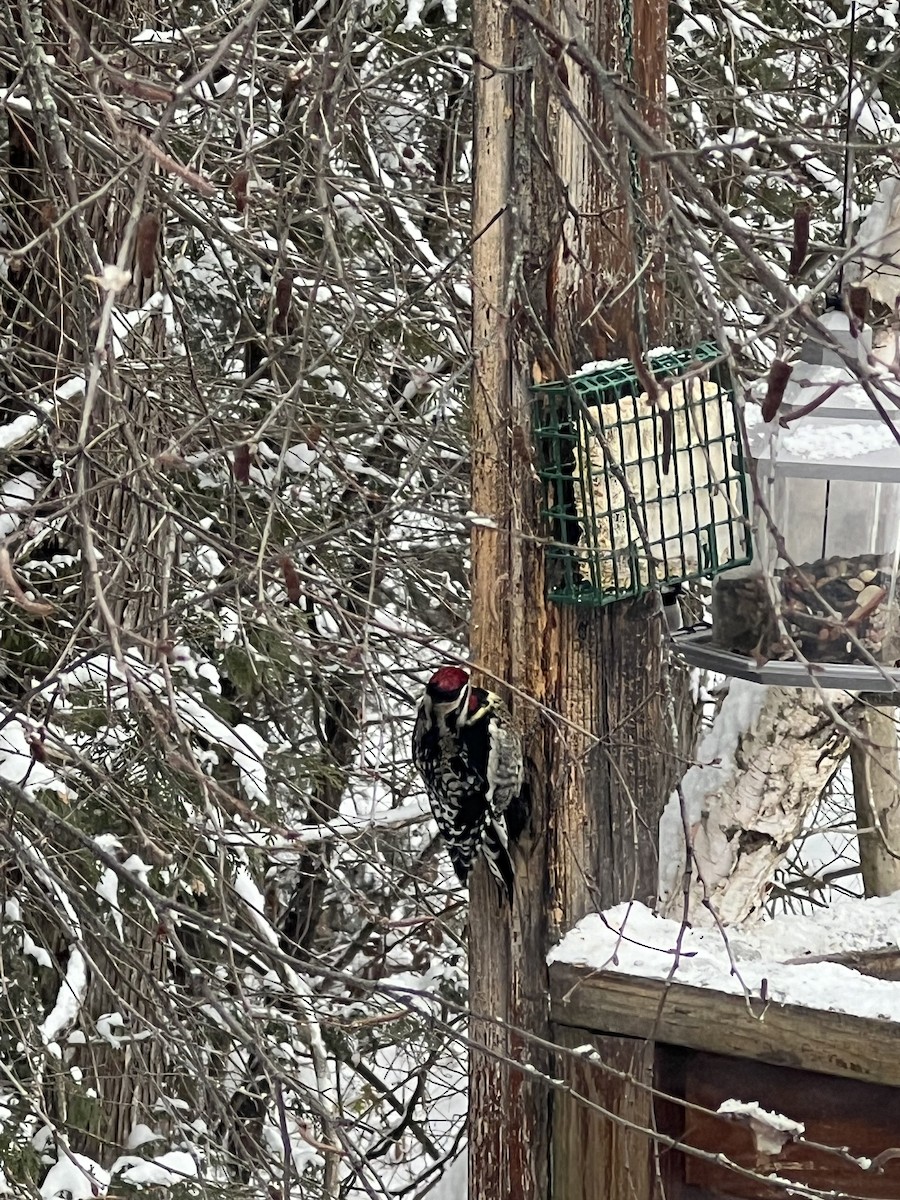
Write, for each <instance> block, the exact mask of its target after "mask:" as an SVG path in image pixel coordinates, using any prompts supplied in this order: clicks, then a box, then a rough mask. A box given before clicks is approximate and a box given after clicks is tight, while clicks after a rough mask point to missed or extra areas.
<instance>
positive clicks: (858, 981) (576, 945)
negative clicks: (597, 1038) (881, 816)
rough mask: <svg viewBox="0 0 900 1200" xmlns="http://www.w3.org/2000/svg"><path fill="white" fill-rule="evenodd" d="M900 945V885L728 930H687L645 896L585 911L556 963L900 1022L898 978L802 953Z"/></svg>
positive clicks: (552, 958) (555, 954)
mask: <svg viewBox="0 0 900 1200" xmlns="http://www.w3.org/2000/svg"><path fill="white" fill-rule="evenodd" d="M726 937H727V945H726V941H725V938H726ZM897 945H900V892H897V893H895V894H894V895H893V896H885V897H879V898H877V899H874V900H847V901H843V902H841V903H838V904H835V905H834V906H833V907H831V908H828V909H824V910H822V911H821V912H817V913H816V914H815V915H814V916H810V917H807V916H799V915H797V914H795V913H790V914H787V915H785V916H782V917H776V918H775V919H774V920H772V921H767V922H765V923H762V924H759V925H756V926H754V927H752V928H747V929H743V928H739V927H732V928H730V929H728V930H726V931H725V933H724V934H723V933H722V931H720V930H719V929H691V928H687V927H684V928H683V927H682V926H681V925H680V923H679V922H678V921H670V920H666V919H665V918H662V917H657V916H655V915H654V914H653V913H652V912H651V911H650V910H649V909H648V908H646V907H645V906H644V905H643V904H638V903H636V902H635V903H626V904H620V905H617V906H616V907H615V908H613V909H610V910H609V911H608V912H606V913H603V914H599V913H591V914H590V915H589V916H587V917H585V918H584V919H583V920H582V921H580V922H579V923H578V924H577V925H576V926H575V928H574V929H573V930H571V931H570V932H569V933H567V934H566V935H565V937H564V938H563V939H562V941H561V942H560V943H559V944H558V945H557V946H555V947H554V948H553V949H552V950H551V951H550V953H549V955H548V956H547V961H548V962H551V963H553V962H567V963H573V964H576V965H580V966H587V967H591V968H593V969H595V970H598V971H600V970H602V971H610V972H615V973H621V974H625V975H639V976H641V977H643V978H648V979H669V978H670V977H671V980H672V982H674V983H679V984H683V985H687V986H689V987H705V988H712V989H714V990H715V991H718V992H725V993H727V994H730V995H746V994H748V993H749V995H751V996H757V997H761V996H763V995H765V996H766V997H767V998H768V999H769V1000H770V1001H771V1002H772V1003H775V1004H796V1005H799V1006H801V1007H803V1008H810V1009H818V1010H820V1011H827V1012H842V1013H851V1014H853V1015H854V1016H858V1017H868V1018H872V1019H876V1020H884V1021H897V1022H900V988H898V986H897V984H896V982H894V981H891V980H887V979H874V978H871V977H870V976H867V975H861V974H859V972H858V971H854V970H852V969H851V968H850V967H845V966H842V965H841V964H839V963H832V962H807V963H804V962H803V961H802V960H803V959H808V958H809V957H810V956H814V957H819V956H821V955H833V954H845V953H848V952H850V951H859V950H871V949H876V948H884V947H893V946H897ZM729 951H730V956H729ZM732 959H733V960H734V966H732V961H731V960H732ZM787 960H798V961H787Z"/></svg>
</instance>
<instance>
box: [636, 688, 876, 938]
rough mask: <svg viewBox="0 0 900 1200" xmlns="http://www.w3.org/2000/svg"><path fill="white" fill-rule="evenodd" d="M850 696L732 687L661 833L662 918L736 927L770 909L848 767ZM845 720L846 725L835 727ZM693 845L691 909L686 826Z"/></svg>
mask: <svg viewBox="0 0 900 1200" xmlns="http://www.w3.org/2000/svg"><path fill="white" fill-rule="evenodd" d="M855 705H856V700H855V698H854V697H853V696H852V695H851V694H850V693H848V692H826V693H824V694H823V693H821V692H819V691H818V690H816V689H814V688H775V687H771V688H766V687H763V686H762V685H760V684H756V683H748V682H746V681H743V680H732V682H731V684H730V687H729V691H728V694H727V695H726V697H725V700H724V702H723V704H722V707H721V708H720V710H719V712H718V714H717V716H716V719H715V721H714V723H713V726H712V728H711V729H710V731H709V733H708V734H707V735H706V736H705V738H704V739H702V740H701V743H700V747H699V750H698V760H699V761H698V763H697V765H695V766H692V767H691V768H690V770H689V771H688V772H687V774H686V775H685V777H684V779H683V780H682V782H681V785H680V789H679V792H680V794H676V795H674V796H673V797H672V798H671V800H670V801H669V805H668V807H667V809H666V813H665V815H664V817H663V822H662V827H661V831H660V833H661V846H663V847H665V848H666V854H665V857H664V858H663V861H661V863H660V900H661V908H662V912H663V914H664V915H665V916H668V917H671V918H673V919H674V920H680V919H681V918H682V917H683V916H684V917H686V919H687V920H689V921H690V922H691V923H695V924H710V923H712V922H713V921H714V920H716V919H717V920H719V921H721V922H722V923H723V924H726V925H733V924H736V923H737V922H739V921H743V920H746V919H747V918H748V917H750V916H752V915H754V914H756V915H759V914H760V912H761V911H762V906H763V903H764V901H765V897H766V891H767V889H768V886H769V884H770V882H771V879H772V876H773V874H774V872H775V870H776V868H777V867H778V865H779V864H780V863H781V862H782V861H783V859H784V856H785V854H786V853H787V852H788V850H789V849H790V847H791V845H792V844H793V842H794V840H795V839H796V838H797V836H798V835H799V834H800V831H801V830H802V828H803V822H804V820H805V818H806V815H807V813H808V812H809V811H810V809H811V808H812V806H813V805H814V804H815V803H816V801H817V800H818V799H819V797H820V796H821V795H822V792H823V790H824V789H825V787H826V786H827V785H828V783H829V781H830V780H831V778H832V776H833V775H834V773H835V771H836V770H837V769H838V767H839V766H840V764H841V762H842V761H843V759H844V757H845V755H846V753H847V749H848V746H849V743H850V735H849V731H848V727H847V725H846V724H845V722H850V721H855V719H856V715H857V710H856V708H855ZM835 716H837V717H838V718H840V720H837V721H836V720H835ZM685 823H686V824H687V826H688V830H689V836H690V845H691V864H690V879H689V883H688V892H687V907H685V903H686V900H685V891H684V885H683V880H684V871H685V851H684V826H685Z"/></svg>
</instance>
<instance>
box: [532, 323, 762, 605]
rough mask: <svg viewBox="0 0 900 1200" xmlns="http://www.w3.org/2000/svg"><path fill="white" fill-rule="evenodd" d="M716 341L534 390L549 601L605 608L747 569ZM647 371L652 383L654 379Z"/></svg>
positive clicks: (738, 454)
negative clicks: (642, 363) (637, 365)
mask: <svg viewBox="0 0 900 1200" xmlns="http://www.w3.org/2000/svg"><path fill="white" fill-rule="evenodd" d="M720 357H721V355H720V352H719V348H718V346H717V345H716V344H715V343H704V344H703V345H701V346H699V347H697V348H695V349H690V350H660V351H655V352H651V353H650V355H649V356H648V358H647V368H646V369H644V368H642V369H641V374H640V377H639V375H638V372H637V371H636V370H635V368H634V367H633V366H632V364H631V363H630V362H628V361H627V360H622V361H620V362H617V363H611V364H605V365H604V366H603V367H599V368H597V369H591V370H586V371H582V372H580V373H579V374H578V375H575V376H573V377H572V378H570V379H566V380H562V381H559V382H555V383H550V384H541V385H540V386H537V387H535V388H534V389H533V401H534V410H533V411H534V429H535V437H536V442H537V449H538V463H539V466H538V470H539V475H540V478H541V481H542V483H543V485H544V506H543V512H544V516H545V517H546V519H547V522H548V525H549V528H550V533H551V536H550V539H549V541H548V545H547V551H546V555H547V560H548V561H547V575H548V580H549V595H550V598H551V599H552V600H554V601H556V602H557V603H560V604H578V605H585V606H593V607H602V606H605V605H607V604H612V603H615V602H617V601H620V600H624V599H628V598H636V597H639V596H641V595H643V594H645V593H646V592H649V591H651V590H653V589H657V588H658V589H660V590H661V591H662V592H663V594H664V597H665V596H666V595H669V596H671V595H672V594H673V592H674V590H675V589H677V588H678V587H679V586H680V585H681V584H684V583H687V582H689V581H691V580H696V579H700V578H702V577H707V578H712V577H713V576H715V575H717V574H718V573H719V572H721V571H724V570H728V569H729V568H733V567H736V566H737V565H738V564H740V563H746V562H749V559H750V545H749V521H748V505H747V490H746V479H745V475H744V471H743V460H742V449H741V443H740V438H739V436H738V435H737V430H738V428H739V425H738V417H737V412H736V409H735V401H734V396H733V393H732V391H731V389H730V387H729V386H728V380H727V379H726V378H724V377H723V376H722V375H721V374H720V373H719V371H718V369H717V366H716V363H717V361H718V360H719V359H720ZM651 374H652V377H653V379H652V381H651V378H650V377H651Z"/></svg>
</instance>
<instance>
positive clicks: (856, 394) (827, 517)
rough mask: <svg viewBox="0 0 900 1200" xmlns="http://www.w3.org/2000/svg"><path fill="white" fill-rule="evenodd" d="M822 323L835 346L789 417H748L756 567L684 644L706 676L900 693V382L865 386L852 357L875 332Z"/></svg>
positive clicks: (790, 406)
mask: <svg viewBox="0 0 900 1200" xmlns="http://www.w3.org/2000/svg"><path fill="white" fill-rule="evenodd" d="M821 323H822V324H823V325H824V326H825V327H826V329H827V330H828V333H829V340H828V342H827V343H826V344H822V343H821V342H816V341H814V340H812V339H810V340H808V341H807V343H806V344H805V345H804V346H803V348H802V350H801V353H800V358H799V361H797V362H795V363H794V365H793V371H792V374H791V377H790V380H789V382H788V384H787V387H786V389H785V392H784V397H783V400H782V404H781V406H780V408H779V410H778V415H777V420H774V421H772V422H770V423H763V422H762V421H761V420H760V421H759V423H757V424H756V425H752V424H750V423H749V417H750V413H749V411H748V413H747V417H748V432H747V448H748V451H749V455H750V458H751V459H752V460H753V467H754V470H755V473H756V481H757V488H758V496H757V503H756V510H755V512H754V534H755V554H754V558H753V561H752V562H751V563H750V564H748V565H746V566H744V567H742V568H740V569H738V570H734V571H730V572H726V573H724V574H722V575H720V577H719V578H718V579H717V580H716V583H715V586H714V589H713V599H712V625H711V627H708V626H707V627H702V628H695V629H693V630H690V631H687V632H683V633H680V634H678V635H677V638H676V644H677V646H678V648H679V650H680V651H681V653H682V655H683V656H684V657H685V658H686V659H687V660H688V662H690V663H692V664H694V665H696V666H700V667H705V668H707V669H709V670H712V671H718V672H721V673H722V674H725V675H733V676H738V677H739V678H743V679H752V680H756V681H757V682H760V683H771V684H781V685H784V686H788V687H809V686H812V685H815V684H818V685H819V686H821V687H829V688H843V689H847V690H850V691H867V692H894V691H898V690H900V669H898V666H900V596H898V580H900V571H898V567H900V383H898V382H896V381H895V380H894V379H893V377H887V378H886V377H879V378H878V379H876V380H873V381H872V383H871V385H869V386H866V385H864V384H863V383H862V382H861V381H860V377H859V375H858V374H857V373H856V372H854V371H853V370H852V369H851V368H850V367H849V366H848V364H847V360H848V359H849V360H851V361H853V360H857V361H859V362H860V363H866V362H867V361H868V356H869V351H870V349H871V333H870V331H868V330H866V329H857V328H854V327H852V326H851V322H850V319H849V318H848V316H847V315H846V314H845V313H843V312H838V311H833V312H829V313H826V314H825V315H824V317H822V318H821ZM837 348H839V349H840V351H841V352H842V353H837ZM868 373H869V375H870V376H871V371H869V372H868ZM879 408H880V409H881V411H880V412H879ZM885 416H886V417H887V418H888V419H887V420H885Z"/></svg>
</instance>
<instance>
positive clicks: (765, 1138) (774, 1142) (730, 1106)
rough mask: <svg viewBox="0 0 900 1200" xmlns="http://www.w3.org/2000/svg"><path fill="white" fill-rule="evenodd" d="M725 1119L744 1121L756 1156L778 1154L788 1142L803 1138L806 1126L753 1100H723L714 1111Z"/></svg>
mask: <svg viewBox="0 0 900 1200" xmlns="http://www.w3.org/2000/svg"><path fill="white" fill-rule="evenodd" d="M716 1111H717V1112H719V1113H721V1114H722V1115H723V1116H725V1117H736V1118H738V1119H740V1120H742V1121H745V1122H746V1124H747V1125H749V1127H750V1132H751V1133H752V1134H753V1141H754V1142H755V1144H756V1152H757V1154H771V1155H775V1154H780V1153H781V1151H782V1150H783V1149H784V1147H785V1146H786V1145H787V1143H788V1142H791V1141H793V1140H794V1139H795V1138H798V1137H803V1135H804V1133H805V1132H806V1126H805V1125H802V1124H801V1123H800V1122H799V1121H792V1120H791V1119H790V1117H783V1116H782V1115H781V1113H776V1112H770V1111H769V1110H768V1109H767V1108H761V1107H760V1106H759V1104H757V1102H756V1101H755V1100H753V1101H751V1102H750V1103H747V1102H745V1101H742V1100H723V1101H722V1103H721V1104H720V1105H719V1107H718V1108H717V1109H716Z"/></svg>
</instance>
